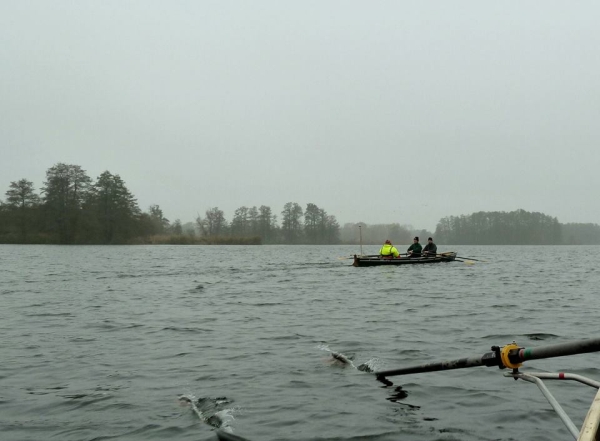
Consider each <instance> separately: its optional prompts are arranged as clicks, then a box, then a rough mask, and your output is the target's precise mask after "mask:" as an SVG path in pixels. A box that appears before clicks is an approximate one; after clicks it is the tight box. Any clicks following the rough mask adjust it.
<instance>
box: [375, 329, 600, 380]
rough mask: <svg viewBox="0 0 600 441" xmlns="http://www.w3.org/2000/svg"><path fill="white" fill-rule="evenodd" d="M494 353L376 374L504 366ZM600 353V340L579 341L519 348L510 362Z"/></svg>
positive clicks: (510, 356)
mask: <svg viewBox="0 0 600 441" xmlns="http://www.w3.org/2000/svg"><path fill="white" fill-rule="evenodd" d="M493 349H496V350H495V351H492V352H487V353H485V354H484V355H483V356H481V357H467V358H459V359H457V360H450V361H442V362H436V363H428V364H422V365H420V366H411V367H407V368H402V369H391V370H388V371H380V372H375V373H374V374H375V375H376V376H377V378H378V379H382V378H385V377H392V376H394V375H408V374H418V373H421V372H435V371H445V370H450V369H464V368H470V367H476V366H504V364H503V363H502V360H501V357H500V348H496V347H494V348H493ZM599 351H600V338H594V339H589V340H578V341H573V342H569V343H560V344H556V345H548V346H540V347H538V348H517V349H511V350H510V351H509V352H508V353H507V354H508V360H509V361H510V362H511V363H513V364H518V363H520V362H523V361H527V360H537V359H541V358H552V357H562V356H565V355H575V354H584V353H587V352H599Z"/></svg>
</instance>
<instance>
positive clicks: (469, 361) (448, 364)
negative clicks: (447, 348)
mask: <svg viewBox="0 0 600 441" xmlns="http://www.w3.org/2000/svg"><path fill="white" fill-rule="evenodd" d="M494 357H495V354H494V353H493V352H489V353H487V354H485V355H484V356H483V357H469V358H459V359H458V360H449V361H440V362H437V363H427V364H422V365H419V366H411V367H407V368H402V369H391V370H389V371H381V372H376V373H375V374H376V375H377V377H393V376H394V375H408V374H418V373H421V372H435V371H447V370H450V369H463V368H470V367H475V366H497V364H495V365H494V364H492V365H489V364H487V363H488V362H489V361H488V360H489V359H490V358H494Z"/></svg>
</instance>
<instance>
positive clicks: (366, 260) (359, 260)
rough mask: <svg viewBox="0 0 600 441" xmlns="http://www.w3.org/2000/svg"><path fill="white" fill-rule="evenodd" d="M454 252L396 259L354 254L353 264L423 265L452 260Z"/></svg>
mask: <svg viewBox="0 0 600 441" xmlns="http://www.w3.org/2000/svg"><path fill="white" fill-rule="evenodd" d="M455 258H456V253H454V252H448V253H442V254H438V255H436V257H401V258H396V259H389V258H388V259H384V258H381V257H366V256H358V255H356V254H355V255H354V262H353V263H352V265H353V266H386V265H388V266H389V265H392V266H396V265H423V264H427V263H440V262H452V261H453V260H454V259H455Z"/></svg>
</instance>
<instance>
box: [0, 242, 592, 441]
mask: <svg viewBox="0 0 600 441" xmlns="http://www.w3.org/2000/svg"><path fill="white" fill-rule="evenodd" d="M376 248H377V249H378V247H375V246H374V247H373V250H369V247H365V250H364V251H365V253H367V254H368V253H369V252H371V251H372V252H376V251H377V249H376ZM452 249H455V250H456V251H458V252H459V255H460V256H465V257H472V258H476V259H481V260H486V262H475V263H474V264H473V263H471V264H467V263H463V262H454V263H448V264H439V265H431V266H427V265H425V266H411V267H384V268H377V267H375V268H354V267H352V266H350V263H351V261H350V260H343V259H339V257H340V256H350V255H351V254H354V253H355V252H356V251H357V249H356V247H349V246H339V247H334V246H312V247H311V246H297V247H289V246H260V247H234V246H230V247H217V246H212V247H211V246H154V247H146V246H135V247H122V246H119V247H110V246H107V247H94V246H89V247H87V246H81V247H60V246H0V265H1V268H2V276H1V278H0V299H1V302H2V303H1V305H2V307H1V308H0V331H1V332H2V336H3V338H2V339H1V340H0V354H2V363H0V422H1V423H0V425H1V427H0V429H1V431H2V434H3V435H2V436H3V439H7V440H8V439H10V440H38V439H50V438H56V439H61V440H82V439H90V440H91V439H98V440H100V439H120V440H151V439H156V440H162V439H177V440H208V439H211V440H214V439H215V438H216V433H215V427H217V426H218V427H221V428H222V429H223V426H225V427H228V428H229V429H228V430H230V431H231V432H233V433H234V434H235V435H239V436H243V437H244V438H248V439H250V440H254V441H259V440H315V439H319V440H341V439H369V440H377V441H387V440H390V441H391V440H398V439H402V440H423V439H428V440H498V439H502V440H511V439H519V440H521V439H527V440H549V439H569V438H570V434H569V433H568V432H567V431H566V429H565V428H564V427H563V425H562V423H561V422H560V420H559V419H558V417H557V416H556V415H555V414H554V413H553V411H552V410H551V408H550V407H549V405H548V404H547V402H546V400H545V398H544V397H543V396H542V395H541V393H539V391H538V390H537V388H536V387H535V386H534V385H531V384H528V383H524V382H522V381H514V380H512V379H507V378H504V377H502V372H501V371H499V370H498V369H497V368H472V369H464V370H456V371H449V372H439V373H429V374H418V375H411V376H405V377H395V378H394V385H393V386H391V387H385V386H384V385H382V384H381V383H379V382H377V381H376V380H375V378H374V376H373V375H372V374H371V373H369V370H370V369H361V370H359V369H352V368H350V369H344V368H343V367H344V366H349V367H352V366H354V367H358V366H364V365H366V366H368V367H369V368H371V369H374V370H383V369H392V368H399V367H406V366H412V365H415V364H423V363H431V362H435V361H442V360H447V359H455V358H462V357H466V356H478V355H482V354H483V353H485V352H487V351H489V349H490V347H491V346H492V345H503V344H506V343H509V342H511V341H512V340H516V341H517V343H519V344H520V345H523V346H530V347H535V346H540V345H545V344H553V343H559V342H564V341H569V340H578V339H582V338H590V337H594V336H598V325H597V317H598V315H599V314H598V312H599V308H598V304H599V302H598V286H599V282H600V270H598V268H597V262H598V258H599V257H600V247H590V248H587V249H586V253H585V254H581V253H579V250H578V249H577V248H575V247H445V249H444V247H442V246H440V251H450V250H452ZM324 348H327V350H324ZM334 353H335V354H337V355H338V357H332V354H334ZM598 357H600V354H585V355H578V356H571V357H561V358H555V359H549V360H537V361H532V362H529V363H527V364H526V366H525V367H526V368H529V369H534V370H537V371H565V370H566V371H569V372H574V373H579V374H582V375H586V376H590V377H592V378H595V379H600V369H598V368H597V366H598ZM332 361H334V362H332ZM548 386H549V388H550V389H551V390H552V391H553V392H555V395H556V396H557V398H558V399H559V401H560V402H561V404H562V405H563V407H564V408H565V410H566V411H567V413H568V414H569V415H570V416H571V418H572V419H573V421H574V422H575V424H576V425H578V426H579V425H580V424H581V423H582V421H583V418H584V416H585V412H586V411H587V408H588V407H589V405H590V403H591V400H592V399H593V396H594V390H593V389H591V388H586V387H582V386H577V385H574V384H563V383H559V384H554V383H550V384H549V385H548ZM588 389H590V390H588ZM179 397H188V399H190V400H191V399H194V400H195V401H194V405H195V407H196V409H197V411H198V412H199V413H200V414H201V415H202V416H203V418H204V419H199V418H198V414H197V413H196V414H195V413H194V411H193V410H191V409H190V407H191V406H180V399H179ZM192 397H193V398H192ZM196 397H198V398H196ZM208 397H235V408H234V407H233V406H232V405H231V404H228V403H227V404H223V403H221V404H217V402H218V399H217V398H212V399H210V400H209V398H208ZM198 400H200V401H198ZM228 400H229V399H228ZM211 403H212V405H214V406H213V407H211V408H210V409H209V408H208V407H210V406H209V404H211ZM203 406H205V407H203ZM206 406H208V407H206ZM219 412H221V413H219ZM211 418H212V419H211ZM209 420H210V421H212V423H214V424H211V422H209ZM225 421H226V425H225V424H224V422H225Z"/></svg>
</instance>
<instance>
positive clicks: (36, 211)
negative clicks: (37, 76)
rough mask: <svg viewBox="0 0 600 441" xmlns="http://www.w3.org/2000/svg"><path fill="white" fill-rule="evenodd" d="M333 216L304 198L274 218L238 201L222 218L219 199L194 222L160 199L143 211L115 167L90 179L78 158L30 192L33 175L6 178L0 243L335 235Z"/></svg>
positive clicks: (291, 239)
mask: <svg viewBox="0 0 600 441" xmlns="http://www.w3.org/2000/svg"><path fill="white" fill-rule="evenodd" d="M339 230H340V226H339V224H338V222H337V220H336V218H335V216H333V215H330V214H328V213H327V212H326V211H325V210H324V209H323V208H319V207H318V206H317V205H316V204H313V203H309V204H307V205H306V209H303V208H302V207H301V206H300V205H299V204H297V203H295V202H289V203H287V204H285V206H284V209H283V211H282V212H281V225H279V224H278V222H277V216H276V215H275V214H274V213H273V212H272V210H271V208H270V207H268V206H266V205H262V206H260V207H259V208H257V207H245V206H244V207H240V208H238V209H237V210H236V211H235V214H234V216H233V219H232V220H231V222H228V221H227V220H226V219H225V216H224V213H223V211H222V210H220V209H219V208H218V207H214V208H211V209H209V210H206V213H205V215H204V216H203V217H201V216H198V217H197V218H196V221H195V223H187V224H182V223H181V221H180V220H179V219H176V220H175V221H174V222H170V221H169V219H167V218H166V217H165V215H164V213H163V211H162V209H161V208H160V206H159V205H151V206H150V207H149V208H148V210H147V211H145V212H144V211H142V210H141V209H140V208H139V206H138V203H137V199H136V198H135V197H134V196H133V194H132V193H131V192H130V191H129V189H128V188H127V186H126V185H125V182H124V181H123V179H121V177H120V176H119V175H117V174H112V173H110V172H109V171H105V172H103V173H102V174H101V175H100V176H98V178H97V179H96V180H95V181H92V179H91V178H90V177H89V176H88V175H87V173H86V171H85V170H83V169H82V168H81V166H79V165H72V164H64V163H58V164H56V165H54V166H53V167H51V168H49V169H48V170H47V171H46V180H45V181H44V183H43V186H42V188H41V190H40V193H37V192H36V189H35V188H34V185H33V182H32V181H30V180H28V179H20V180H18V181H13V182H11V183H10V186H9V189H8V191H7V192H6V200H5V201H0V243H48V244H132V243H186V244H187V243H190V244H191V243H228V244H233V243H238V244H260V243H272V244H276V243H284V244H335V243H339Z"/></svg>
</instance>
